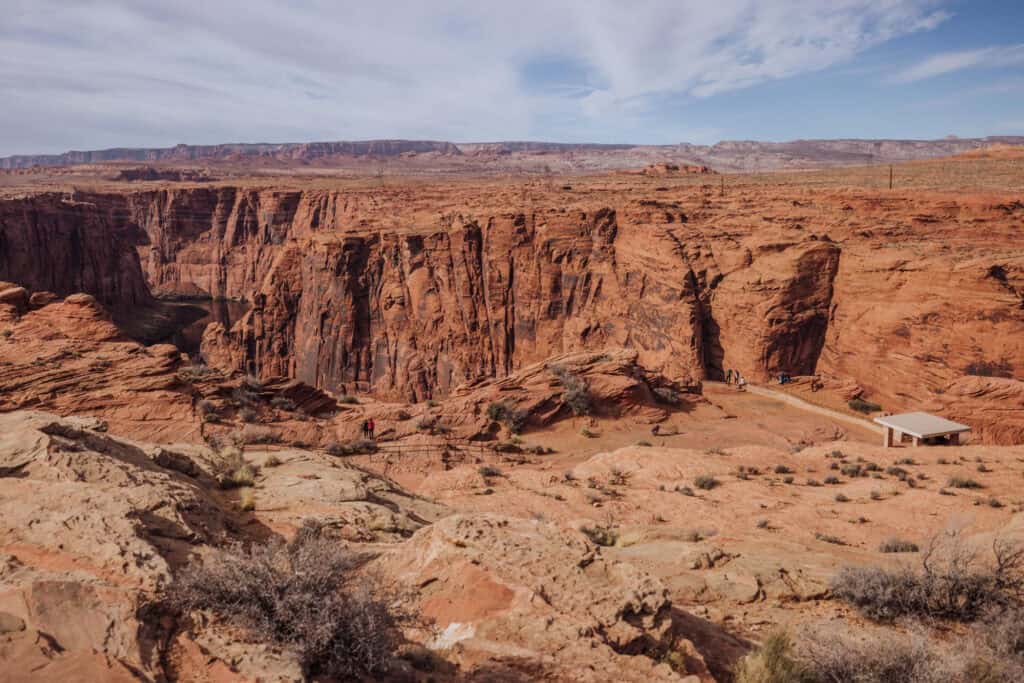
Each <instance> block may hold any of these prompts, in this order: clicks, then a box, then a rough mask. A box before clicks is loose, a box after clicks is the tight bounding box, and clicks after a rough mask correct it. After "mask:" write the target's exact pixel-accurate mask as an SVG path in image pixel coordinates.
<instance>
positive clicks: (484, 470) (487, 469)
mask: <svg viewBox="0 0 1024 683" xmlns="http://www.w3.org/2000/svg"><path fill="white" fill-rule="evenodd" d="M477 471H478V472H480V476H481V477H483V478H484V479H487V478H489V477H500V476H501V469H499V468H497V467H495V466H494V465H480V468H479V470H477Z"/></svg>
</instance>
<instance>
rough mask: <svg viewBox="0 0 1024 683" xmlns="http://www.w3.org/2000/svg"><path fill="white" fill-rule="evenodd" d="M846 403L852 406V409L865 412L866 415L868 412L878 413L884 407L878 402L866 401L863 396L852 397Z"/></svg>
mask: <svg viewBox="0 0 1024 683" xmlns="http://www.w3.org/2000/svg"><path fill="white" fill-rule="evenodd" d="M846 405H848V406H849V407H850V410H856V411H857V412H858V413H864V414H865V415H866V414H868V413H877V412H878V411H879V410H881V409H882V406H880V405H878V404H877V403H872V402H871V401H865V400H864V399H862V398H855V399H852V400H850V401H849V402H847V404H846Z"/></svg>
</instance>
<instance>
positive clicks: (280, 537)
mask: <svg viewBox="0 0 1024 683" xmlns="http://www.w3.org/2000/svg"><path fill="white" fill-rule="evenodd" d="M965 142H966V141H965ZM445 144H447V143H445ZM502 144H504V143H502ZM517 144H518V143H517ZM531 144H532V143H523V145H524V146H523V147H514V146H513V147H512V148H509V149H497V148H493V147H489V146H485V145H480V146H478V147H470V146H468V145H459V146H458V148H457V149H455V150H453V149H449V148H447V147H445V148H441V149H434V148H430V149H424V150H418V151H417V150H408V149H404V148H402V147H400V146H399V147H393V146H387V145H384V146H381V147H374V148H372V149H365V150H361V149H357V150H353V149H348V148H345V149H343V150H342V152H343V153H345V154H350V155H351V154H352V153H354V152H357V153H359V154H363V153H365V154H366V155H371V154H372V155H377V157H381V156H386V155H387V156H396V157H401V156H402V155H403V154H406V155H407V156H406V157H405V161H396V162H395V163H396V164H399V166H393V167H391V169H392V171H394V170H395V168H399V167H400V168H402V169H404V170H403V172H402V173H397V172H395V173H385V174H379V173H377V172H375V170H374V166H373V164H375V163H376V161H375V160H373V159H370V157H369V156H367V159H368V161H367V164H370V165H368V166H366V167H364V168H363V172H361V173H357V174H354V175H351V176H349V175H345V174H341V173H339V174H336V175H332V174H330V173H326V174H320V173H319V171H318V173H316V174H307V173H305V172H303V171H302V170H301V169H298V167H297V166H294V165H293V166H288V167H278V168H276V169H275V170H274V172H273V173H270V174H268V173H264V172H263V171H264V170H266V169H265V167H263V166H262V165H261V164H259V163H255V162H253V163H252V164H249V163H248V161H245V160H241V161H240V160H239V158H235V159H234V160H233V161H232V162H231V164H232V165H231V166H230V167H229V166H228V165H227V164H225V165H224V166H220V167H218V166H217V165H215V164H214V165H211V166H210V167H207V166H206V163H207V159H205V158H193V157H188V158H187V159H186V158H185V156H180V157H174V158H172V159H170V160H168V159H162V158H147V159H146V163H147V164H150V165H149V166H146V167H144V168H138V167H135V166H132V167H129V166H125V165H122V164H116V163H114V164H99V165H90V166H79V167H75V168H69V169H60V170H61V171H63V170H67V171H68V172H67V173H66V174H64V173H57V172H53V173H51V172H50V171H42V170H40V171H38V172H37V171H36V169H30V170H27V171H17V172H11V173H8V174H6V175H4V176H3V177H2V182H0V519H3V520H4V523H3V524H0V660H2V661H3V662H4V664H5V665H4V666H3V667H0V669H2V670H0V680H3V681H7V680H10V681H12V682H14V681H29V680H38V679H39V677H40V676H42V677H44V678H47V679H57V678H60V679H61V680H66V681H69V682H70V683H74V682H76V681H94V680H111V681H121V680H124V681H129V680H135V681H137V680H144V681H154V682H156V681H183V682H185V681H195V682H198V681H257V680H281V681H304V680H325V681H326V680H334V679H332V678H331V677H330V676H327V675H324V674H323V673H322V672H321V673H317V672H315V671H311V669H310V666H309V662H308V661H307V658H306V657H305V654H304V652H305V650H304V649H303V647H301V646H297V645H296V644H295V643H294V642H290V643H289V642H285V641H282V640H281V639H280V638H267V637H266V633H265V632H261V631H260V629H259V628H258V627H254V626H253V622H252V620H250V621H244V620H243V621H238V620H232V619H231V618H230V617H229V616H226V615H225V614H224V613H223V612H222V611H218V610H217V609H216V608H215V607H214V606H211V605H206V606H203V605H200V606H197V605H195V604H189V605H187V606H186V607H182V606H181V603H180V599H179V601H178V602H175V600H176V599H177V598H176V597H175V596H176V595H180V593H176V591H181V590H182V589H181V585H182V583H183V582H184V581H186V580H187V579H188V577H190V576H193V577H194V576H195V572H196V571H197V567H202V568H205V569H206V570H208V571H213V572H215V571H223V570H224V567H225V566H229V565H230V563H231V562H244V561H253V562H257V561H261V560H260V559H259V558H265V557H268V555H262V554H261V553H270V552H283V551H282V550H281V549H282V548H284V549H286V550H287V552H289V553H293V554H295V553H297V554H298V555H297V556H301V557H302V558H304V561H306V562H307V565H306V566H304V567H303V572H299V573H297V574H296V576H297V577H300V578H301V575H303V574H304V572H305V570H309V571H315V568H314V566H313V563H314V561H315V557H314V555H312V554H310V555H301V553H302V552H306V551H304V550H301V548H302V547H303V546H302V543H304V542H308V541H309V539H311V538H314V537H315V538H316V539H319V541H322V542H323V543H324V544H326V546H325V547H328V548H329V549H330V552H331V553H333V554H335V555H343V556H345V557H348V554H351V557H352V558H358V561H355V560H353V562H352V566H351V567H347V568H346V569H345V571H346V572H351V577H350V578H349V580H350V581H351V582H353V583H352V584H346V590H348V589H349V588H352V589H353V593H352V595H365V594H371V595H376V596H384V597H379V600H380V601H381V604H383V603H384V602H386V605H385V607H386V608H387V609H388V610H391V609H394V610H398V611H399V612H401V613H403V614H409V615H414V618H412V617H410V620H409V622H408V623H406V622H403V623H402V628H401V629H395V630H396V631H397V633H394V634H392V636H393V637H394V639H395V641H394V642H395V647H394V648H393V651H390V652H388V653H386V657H385V658H384V660H385V661H383V662H380V663H378V664H379V668H378V669H374V670H373V671H372V672H364V679H366V680H371V679H372V680H390V681H445V682H447V681H451V682H452V683H454V682H455V681H527V680H552V681H587V682H590V681H594V682H596V681H604V680H623V681H685V682H686V683H711V682H713V681H729V680H734V678H733V677H734V675H735V672H736V671H737V670H738V667H741V666H742V665H743V662H746V661H749V660H750V658H751V657H753V656H756V655H757V653H759V652H763V651H764V650H759V649H758V645H759V644H762V643H766V642H769V640H770V638H771V637H772V636H771V634H772V633H774V632H776V631H777V630H778V629H786V631H787V632H789V633H791V634H795V636H798V637H795V638H794V647H795V648H796V649H795V652H796V653H797V654H798V655H799V656H801V657H805V658H806V657H811V658H813V657H812V655H813V652H812V655H808V654H807V652H808V651H807V650H802V649H800V648H802V647H804V646H805V644H806V643H813V642H816V641H815V640H814V634H816V633H818V634H820V633H825V632H827V631H830V629H836V628H839V629H846V631H845V633H846V636H844V638H846V640H845V641H843V642H854V641H856V642H860V640H858V639H861V640H862V639H863V638H866V637H868V636H871V637H876V636H875V635H871V634H880V635H878V636H877V637H881V638H886V639H889V640H890V641H899V642H903V641H904V640H906V638H909V637H910V636H913V637H914V638H917V637H927V638H928V639H931V640H929V641H928V642H929V643H930V645H929V646H928V647H931V648H933V650H935V651H936V652H937V651H939V650H943V651H946V650H956V654H957V656H962V657H963V658H964V661H965V662H966V661H967V660H968V658H969V657H973V658H974V659H970V662H969V663H971V664H972V665H974V664H977V663H978V662H986V663H988V664H991V665H992V666H993V667H994V668H992V669H991V671H995V672H997V673H994V674H993V676H994V678H993V680H997V681H1003V680H1006V681H1009V680H1016V679H1015V676H1016V674H1017V672H1019V671H1020V670H1021V669H1020V667H1021V666H1024V662H1021V661H1019V660H1020V659H1021V658H1020V657H1019V654H1013V655H1005V654H1000V655H999V656H998V657H995V656H994V655H993V654H992V652H990V651H989V650H987V649H985V648H986V647H989V646H988V645H986V642H984V641H985V638H984V637H983V636H982V635H979V632H978V631H977V630H976V627H978V628H980V626H979V625H978V624H969V623H960V622H957V621H956V620H946V621H941V622H934V623H932V622H929V623H928V624H924V625H918V626H915V627H913V628H910V627H906V628H905V627H904V625H903V624H901V623H897V624H891V623H886V622H878V621H877V620H873V619H871V618H870V617H869V616H867V615H865V613H864V611H863V610H861V609H858V607H857V606H856V605H854V604H852V603H851V602H850V601H849V600H847V599H845V598H843V597H842V594H841V591H840V590H838V589H837V584H836V577H837V576H840V575H841V573H842V572H843V571H845V568H848V567H881V568H890V569H893V570H894V571H895V570H896V569H898V568H901V567H904V568H905V567H917V566H918V565H919V564H920V563H921V561H922V558H923V559H924V561H925V562H928V561H930V560H931V559H934V558H935V557H938V556H939V555H941V552H939V550H936V547H937V545H936V544H941V543H947V542H950V539H959V541H962V542H963V543H964V544H966V546H965V547H967V548H969V549H970V552H971V553H972V554H971V557H972V558H986V561H987V558H988V557H989V554H991V552H992V551H993V549H995V548H997V547H998V544H999V543H1001V542H1007V543H1015V544H1021V543H1024V534H1022V527H1021V523H1020V520H1021V514H1022V510H1024V498H1022V497H1021V495H1020V493H1019V488H1020V487H1019V485H1018V484H1017V482H1019V481H1020V477H1021V473H1022V465H1021V462H1024V375H1022V372H1024V241H1022V239H1021V237H1022V230H1024V154H1021V153H1020V150H1019V149H1016V148H1012V147H993V148H986V149H984V150H981V151H980V152H975V153H971V154H967V155H963V156H958V157H952V158H943V159H937V160H925V161H914V162H910V163H903V164H898V165H896V166H895V169H894V176H895V187H894V188H893V189H889V187H888V183H889V176H888V169H887V168H886V169H881V168H879V167H877V166H861V167H853V168H839V169H826V170H815V171H808V172H800V173H796V172H786V173H771V174H769V173H756V174H747V173H723V172H711V171H712V169H706V170H707V171H708V172H698V171H703V170H705V169H700V168H699V167H698V168H695V169H686V168H684V167H683V165H681V164H680V163H679V161H678V160H676V159H673V158H672V157H669V156H666V157H661V158H657V159H656V160H643V161H642V162H641V163H639V164H636V165H634V166H632V167H630V168H629V169H628V170H629V172H628V173H627V172H607V171H605V170H602V172H600V173H591V174H583V173H559V172H551V173H546V172H544V173H538V174H535V175H528V174H527V175H515V174H512V175H504V176H502V177H497V176H495V175H493V174H490V173H480V174H470V173H457V174H453V175H451V176H446V177H444V178H439V177H438V176H437V174H435V173H433V172H430V173H419V172H417V170H418V168H419V167H417V166H416V164H417V163H418V161H416V160H415V158H420V157H422V156H424V155H441V156H445V155H446V156H453V157H454V156H458V155H463V156H471V155H474V154H477V155H501V156H510V155H516V154H529V155H536V154H539V153H540V152H545V153H553V152H552V149H548V148H538V147H530V145H531ZM218 149H220V147H218ZM223 149H224V150H225V151H224V152H223V153H224V154H229V153H230V154H235V155H238V154H241V153H243V152H245V150H239V149H235V148H234V146H223ZM851 149H853V148H851ZM314 151H315V150H314ZM314 151H309V150H282V149H278V148H276V147H275V148H274V149H269V150H255V151H253V153H254V154H255V153H259V154H266V155H273V154H279V153H280V154H294V155H296V157H299V156H301V155H304V154H313V153H314ZM410 151H415V152H416V157H411V155H408V154H407V153H408V152H410ZM620 151H621V150H616V149H611V150H602V151H601V153H602V154H605V153H607V154H612V153H619V152H620ZM562 152H564V153H568V151H567V150H562ZM562 152H560V153H562ZM576 152H579V150H576ZM193 153H194V154H200V152H198V151H190V150H187V149H182V150H178V151H177V152H175V154H178V155H188V154H193ZM202 153H203V154H205V153H206V151H202ZM216 153H217V154H220V153H221V152H219V151H218V152H216ZM339 153H341V152H339ZM743 153H744V154H751V155H753V156H756V152H755V151H751V150H745V151H743ZM787 153H788V152H787ZM851 153H852V152H851ZM891 153H892V154H896V153H897V152H891ZM323 154H324V155H325V156H330V154H333V152H332V151H331V149H329V148H328V149H326V150H324V151H323ZM410 158H412V159H413V160H412V161H409V159H410ZM538 158H539V157H538ZM81 161H87V159H78V160H77V161H76V163H77V162H81ZM271 161H274V162H275V163H277V161H279V160H276V159H271ZM322 161H323V164H324V166H322V167H321V168H320V170H323V169H328V170H337V168H333V167H330V163H331V162H330V160H329V159H326V160H322ZM407 162H408V165H405V166H401V164H406V163H407ZM289 163H292V162H289ZM531 163H533V162H532V161H531ZM650 164H656V165H655V166H651V165H650ZM675 165H679V166H680V170H679V172H675V171H674V169H672V167H673V166H675ZM645 167H646V169H647V170H645ZM670 170H671V171H672V172H669V171H670ZM713 170H714V171H721V170H723V169H722V168H720V167H719V168H714V169H713ZM346 173H347V170H346ZM730 370H732V371H734V372H735V371H739V372H740V373H742V375H743V376H744V377H745V378H746V379H747V380H748V381H749V382H750V384H751V387H750V390H749V391H740V390H739V389H737V388H736V387H734V386H729V385H727V384H725V383H724V382H723V380H724V379H725V378H726V375H727V373H728V371H730ZM780 374H788V375H791V376H792V378H793V382H791V383H789V384H786V385H780V384H779V383H778V381H777V380H778V376H779V375H780ZM872 404H877V405H872ZM908 410H926V411H929V412H934V413H936V414H939V415H942V416H945V417H948V418H950V419H955V420H958V421H963V422H966V423H967V424H968V425H970V427H971V433H970V435H969V436H968V437H967V438H966V439H965V442H964V443H961V444H958V445H942V446H935V447H934V448H912V447H910V446H909V445H901V444H898V445H897V446H896V447H895V448H884V447H883V446H882V445H881V434H880V433H879V432H878V430H877V426H876V425H874V424H873V423H872V422H871V420H870V417H871V416H874V415H878V414H881V413H883V412H884V413H895V412H902V411H908ZM864 411H866V412H864ZM368 422H374V423H376V425H375V430H374V433H373V434H372V438H367V437H368V435H367V423H368ZM895 541H900V543H901V544H902V545H901V546H900V548H901V549H900V550H898V551H896V552H897V554H896V555H893V554H890V552H891V551H890V550H887V549H885V548H887V547H888V545H891V544H892V543H894V542H895ZM887 544H888V545H887ZM911 547H912V548H913V550H910V548H911ZM933 551H934V553H935V554H934V555H933ZM232 553H235V555H232ZM238 553H243V554H242V555H239V554H238ZM245 553H248V554H245ZM232 557H234V558H235V559H233V560H232V559H230V558H232ZM239 557H244V558H248V560H245V559H243V560H239V559H238V558H239ZM225 558H228V559H225ZM972 561H973V560H972ZM979 561H981V560H980V559H979ZM225 563H227V564H225ZM218 568H219V569H218ZM279 569H280V567H277V568H276V569H275V571H277V570H279ZM264 570H266V565H260V566H259V571H261V572H262V571H264ZM256 572H257V569H255V568H252V571H247V572H241V573H240V574H238V575H236V578H239V577H241V578H239V580H242V579H243V578H244V577H245V576H256V575H257V574H256ZM258 575H259V576H260V577H262V578H261V579H260V581H270V580H272V579H273V576H272V575H273V572H269V573H261V574H258ZM267 577H270V578H267ZM296 580H297V581H298V582H299V583H301V580H299V579H296ZM229 583H230V582H229ZM258 583H259V582H257V584H258ZM257 584H253V585H255V586H256V589H254V590H257V589H258V588H259V586H258V585H257ZM247 585H248V584H247ZM356 588H358V590H355V589H356ZM235 597H236V598H237V597H238V596H235ZM233 599H235V598H233ZM240 599H241V601H242V602H245V599H251V600H252V601H253V602H254V603H255V602H258V600H256V599H255V597H254V596H252V595H248V596H241V598H240ZM282 604H283V603H282ZM304 604H305V603H304ZM283 609H285V610H287V609H290V608H289V607H288V605H284V608H283ZM304 609H305V608H304ZM382 609H383V608H382ZM305 611H307V612H315V611H316V610H309V609H305ZM936 623H937V624H938V625H936ZM979 623H980V622H979ZM914 629H917V630H914ZM921 633H925V636H921V635H920V634H921ZM908 634H910V635H908ZM895 636H898V637H895ZM952 639H956V641H957V642H958V643H959V644H961V645H962V647H958V648H949V647H948V645H949V643H950V641H951V640H952ZM989 640H991V639H989ZM837 642H838V641H837ZM915 642H916V641H915ZM346 651H347V650H346ZM794 656H796V655H794ZM929 656H931V655H929ZM993 657H995V659H993ZM932 659H934V657H932ZM929 661H931V659H929ZM993 662H995V663H993ZM996 664H998V665H999V666H1003V667H1004V668H998V667H997V666H996ZM964 666H965V667H966V666H967V665H966V664H965V665H964ZM1014 667H1017V668H1014ZM974 670H975V669H970V668H965V669H964V670H963V672H962V673H963V675H960V677H959V678H956V679H955V680H964V681H966V680H971V679H970V676H971V675H973V674H972V673H971V672H972V671H974ZM958 675H959V674H958ZM998 676H1002V678H999V677H998ZM342 678H344V677H337V679H342Z"/></svg>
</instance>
